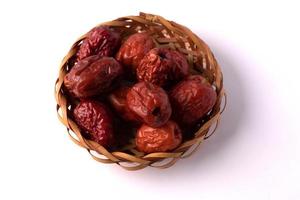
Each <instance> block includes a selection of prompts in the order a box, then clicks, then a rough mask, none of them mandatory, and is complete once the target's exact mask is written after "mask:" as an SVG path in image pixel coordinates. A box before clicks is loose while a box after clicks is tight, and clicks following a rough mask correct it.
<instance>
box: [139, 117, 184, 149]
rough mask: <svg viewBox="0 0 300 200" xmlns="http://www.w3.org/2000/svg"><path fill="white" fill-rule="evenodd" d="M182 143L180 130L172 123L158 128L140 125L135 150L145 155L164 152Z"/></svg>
mask: <svg viewBox="0 0 300 200" xmlns="http://www.w3.org/2000/svg"><path fill="white" fill-rule="evenodd" d="M181 141H182V134H181V130H180V128H179V127H178V125H177V124H176V123H175V122H173V121H168V122H167V123H166V124H165V125H163V126H162V127H159V128H153V127H150V126H148V125H145V124H144V125H142V126H141V127H140V128H139V130H138V131H137V135H136V140H135V142H136V146H137V149H138V150H139V151H141V152H145V153H154V152H166V151H171V150H173V149H175V148H176V147H178V145H179V144H180V143H181Z"/></svg>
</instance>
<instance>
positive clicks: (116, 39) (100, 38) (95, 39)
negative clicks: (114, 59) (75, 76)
mask: <svg viewBox="0 0 300 200" xmlns="http://www.w3.org/2000/svg"><path fill="white" fill-rule="evenodd" d="M119 45H120V34H119V33H118V32H116V31H113V30H112V29H110V28H109V27H106V26H99V27H96V28H93V29H92V30H91V31H90V32H88V33H87V36H86V38H85V39H84V40H83V41H82V44H81V45H80V48H79V50H78V52H77V58H78V60H82V59H84V58H86V57H89V56H92V55H100V56H112V55H114V54H115V52H116V50H117V48H118V47H119Z"/></svg>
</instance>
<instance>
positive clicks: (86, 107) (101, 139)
mask: <svg viewBox="0 0 300 200" xmlns="http://www.w3.org/2000/svg"><path fill="white" fill-rule="evenodd" d="M73 115H74V119H75V121H76V123H77V124H78V125H79V127H80V128H81V129H82V130H83V131H85V132H87V134H88V137H89V138H91V139H92V140H93V141H95V142H97V143H98V144H100V145H102V146H104V147H110V146H111V144H112V143H113V138H114V132H113V126H112V118H111V114H110V113H109V111H108V110H107V109H106V106H105V105H104V104H102V103H99V102H95V101H90V100H85V101H82V102H80V103H79V104H78V105H77V106H76V108H75V109H74V113H73Z"/></svg>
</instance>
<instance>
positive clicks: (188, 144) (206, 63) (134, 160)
mask: <svg viewBox="0 0 300 200" xmlns="http://www.w3.org/2000/svg"><path fill="white" fill-rule="evenodd" d="M99 25H106V26H109V27H112V28H114V29H116V30H118V31H120V32H121V33H122V37H123V38H125V37H127V36H128V35H130V34H133V33H136V32H141V31H147V32H148V33H150V34H151V35H152V36H153V38H154V40H155V42H156V45H157V46H159V47H168V48H171V49H176V50H178V51H180V52H182V53H183V54H184V55H186V58H187V60H188V62H189V65H190V73H191V74H201V75H202V76H204V77H206V78H207V80H208V81H209V82H210V83H211V84H212V85H213V87H215V89H216V92H217V102H216V104H215V106H214V107H213V109H212V111H211V112H210V113H209V114H208V116H207V117H205V119H204V121H203V122H202V123H201V126H199V129H198V131H196V133H195V136H194V138H192V139H190V140H187V141H184V142H183V143H182V144H181V145H180V146H179V147H178V148H176V149H175V150H173V151H171V152H159V153H150V154H142V153H140V152H138V151H137V150H136V149H135V147H134V145H131V146H128V147H127V148H128V149H129V150H130V153H128V151H126V152H125V151H114V152H110V151H108V150H107V149H105V148H104V147H103V146H101V145H99V144H97V143H95V142H93V141H91V140H87V139H85V138H84V137H83V136H82V134H81V132H80V129H79V128H78V126H77V125H76V123H75V122H74V121H73V120H72V117H71V114H70V109H71V108H70V107H71V102H70V101H71V100H70V99H71V98H70V97H69V96H68V95H67V93H66V92H64V89H63V80H64V76H65V75H66V73H67V72H68V71H69V70H70V65H71V64H70V63H72V59H73V58H74V56H75V55H76V53H77V51H78V49H79V47H80V45H81V41H82V40H83V39H84V38H85V37H86V34H84V35H83V36H81V37H80V38H79V39H78V40H77V41H76V42H75V43H74V44H73V46H72V47H71V49H70V50H69V52H68V54H67V55H66V56H65V57H64V59H63V60H62V63H61V65H60V67H59V76H58V78H57V81H56V83H55V98H56V102H57V106H56V110H57V114H58V118H59V120H60V121H61V122H62V123H63V124H64V125H65V126H66V127H67V131H68V133H69V136H70V138H71V139H72V140H73V142H75V143H76V144H77V145H79V146H81V147H83V148H85V149H86V150H87V151H88V152H89V154H90V155H91V156H92V158H93V159H95V160H96V161H99V162H102V163H116V164H118V165H120V166H121V167H123V168H125V169H127V170H138V169H143V168H145V167H147V166H151V167H155V168H168V167H170V166H172V165H173V164H174V163H175V162H176V161H177V160H179V159H180V158H186V157H188V156H190V155H191V154H193V153H194V152H195V151H196V149H197V148H198V147H199V145H200V144H201V143H202V142H203V141H204V140H205V139H207V138H208V137H209V136H210V135H211V134H213V133H214V131H215V130H216V128H217V126H218V123H219V120H220V115H221V113H222V112H223V110H224V108H225V106H226V95H225V92H224V88H223V77H222V72H221V69H220V67H219V65H218V63H217V61H216V59H215V58H214V55H213V53H212V52H211V50H210V49H209V47H208V46H207V45H206V44H205V43H204V42H203V41H202V40H201V39H200V38H199V37H198V36H197V35H195V34H194V33H193V32H192V31H191V30H189V29H188V28H186V27H185V26H182V25H180V24H177V23H176V22H173V21H168V20H166V19H164V18H163V17H161V16H158V15H153V14H146V13H140V14H139V16H127V17H121V18H118V19H116V20H113V21H109V22H105V23H101V24H98V25H97V26H99ZM223 100H224V102H225V103H224V102H222V101H223ZM221 105H222V108H221Z"/></svg>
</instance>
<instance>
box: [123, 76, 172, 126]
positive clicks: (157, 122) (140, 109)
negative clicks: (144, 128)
mask: <svg viewBox="0 0 300 200" xmlns="http://www.w3.org/2000/svg"><path fill="white" fill-rule="evenodd" d="M127 105H128V107H129V109H130V110H131V111H132V112H133V113H134V114H135V115H136V116H137V117H138V118H139V119H140V120H141V121H142V122H144V123H146V124H148V125H149V126H152V127H159V126H162V125H164V124H165V123H166V122H167V121H168V120H169V118H170V116H171V112H172V110H171V105H170V102H169V98H168V95H167V94H166V92H165V91H164V90H163V89H162V88H160V87H158V86H156V85H154V84H151V83H146V82H140V83H137V84H135V85H134V86H133V87H132V88H131V89H130V90H129V92H128V93H127Z"/></svg>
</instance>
